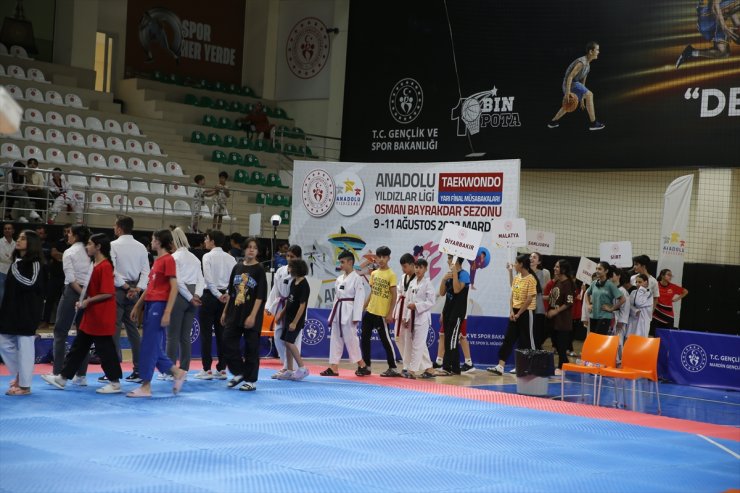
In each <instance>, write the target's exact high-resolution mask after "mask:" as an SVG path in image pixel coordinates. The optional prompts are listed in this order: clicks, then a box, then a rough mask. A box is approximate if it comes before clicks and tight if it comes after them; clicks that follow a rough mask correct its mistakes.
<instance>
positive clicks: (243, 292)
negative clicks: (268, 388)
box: [221, 237, 267, 391]
mask: <svg viewBox="0 0 740 493" xmlns="http://www.w3.org/2000/svg"><path fill="white" fill-rule="evenodd" d="M257 255H259V243H258V242H257V238H255V237H249V238H247V239H246V240H245V243H244V260H242V261H241V262H239V263H238V264H236V265H235V266H234V268H233V269H232V270H231V281H230V282H229V291H228V295H229V300H228V302H227V304H226V308H224V311H223V313H222V314H221V325H223V326H224V336H223V342H224V350H223V352H224V359H225V360H226V364H227V365H228V367H229V370H230V371H231V373H232V374H233V375H234V377H233V378H232V379H231V380H229V382H228V384H227V386H228V387H229V388H234V387H236V386H237V385H240V384H242V383H243V385H241V387H239V390H244V391H254V390H257V377H258V375H259V370H260V354H259V346H260V335H261V333H262V318H263V315H264V313H265V311H264V305H263V303H264V301H265V298H267V276H266V275H265V269H263V268H262V264H260V263H259V262H258V261H257ZM242 336H243V337H244V354H243V355H242V353H241V347H240V342H241V338H242Z"/></svg>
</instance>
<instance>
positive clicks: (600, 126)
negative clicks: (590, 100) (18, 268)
mask: <svg viewBox="0 0 740 493" xmlns="http://www.w3.org/2000/svg"><path fill="white" fill-rule="evenodd" d="M604 128H606V125H604V124H603V123H601V122H599V121H594V122H591V123H589V124H588V129H589V130H604Z"/></svg>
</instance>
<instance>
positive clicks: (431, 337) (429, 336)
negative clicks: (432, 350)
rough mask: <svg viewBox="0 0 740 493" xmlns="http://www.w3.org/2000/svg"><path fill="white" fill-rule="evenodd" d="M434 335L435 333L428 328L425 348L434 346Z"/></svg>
mask: <svg viewBox="0 0 740 493" xmlns="http://www.w3.org/2000/svg"><path fill="white" fill-rule="evenodd" d="M434 334H435V332H434V331H433V330H432V328H431V327H430V328H429V331H428V332H427V347H432V344H434V340H435V339H436V336H435V335H434Z"/></svg>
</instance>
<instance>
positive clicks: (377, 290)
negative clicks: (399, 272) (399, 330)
mask: <svg viewBox="0 0 740 493" xmlns="http://www.w3.org/2000/svg"><path fill="white" fill-rule="evenodd" d="M375 256H376V258H377V262H378V269H377V270H374V271H372V273H370V297H369V298H368V299H367V301H366V302H365V310H366V311H365V315H364V316H363V317H362V344H361V349H362V359H363V360H365V365H366V366H367V375H369V374H370V371H371V370H370V366H371V365H372V360H371V358H370V338H371V337H372V333H373V330H375V331H377V333H378V337H380V342H382V343H383V349H385V357H386V360H387V361H388V369H387V370H386V371H385V372H383V373H381V374H380V376H381V377H400V376H401V374H400V373H398V371H397V370H396V354H395V353H394V351H393V345H392V343H391V334H390V330H389V329H388V324H389V323H391V322H393V306H394V305H395V304H396V284H397V282H398V281H397V278H396V274H395V273H394V272H393V271H392V270H391V269H390V267H388V262H390V260H391V249H390V248H388V247H387V246H382V247H380V248H378V249H377V250H376V251H375ZM362 376H365V373H364V372H363V375H362Z"/></svg>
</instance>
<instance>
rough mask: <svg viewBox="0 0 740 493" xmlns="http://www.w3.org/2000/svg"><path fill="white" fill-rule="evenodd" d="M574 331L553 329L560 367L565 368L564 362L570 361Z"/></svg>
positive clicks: (553, 340)
mask: <svg viewBox="0 0 740 493" xmlns="http://www.w3.org/2000/svg"><path fill="white" fill-rule="evenodd" d="M572 336H573V333H572V332H571V331H570V330H553V331H552V342H553V343H554V344H555V348H556V349H557V350H558V368H563V363H567V362H568V350H569V349H570V347H571V345H572V344H573V337H572Z"/></svg>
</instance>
